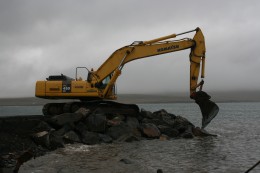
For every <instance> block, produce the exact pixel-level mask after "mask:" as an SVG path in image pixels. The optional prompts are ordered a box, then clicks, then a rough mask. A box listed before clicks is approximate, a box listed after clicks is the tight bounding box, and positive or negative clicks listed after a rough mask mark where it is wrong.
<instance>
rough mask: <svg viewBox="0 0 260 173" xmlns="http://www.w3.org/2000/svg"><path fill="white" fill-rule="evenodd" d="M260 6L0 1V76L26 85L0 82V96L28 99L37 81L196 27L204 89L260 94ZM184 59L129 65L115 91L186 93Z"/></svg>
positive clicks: (184, 55) (233, 1)
mask: <svg viewBox="0 0 260 173" xmlns="http://www.w3.org/2000/svg"><path fill="white" fill-rule="evenodd" d="M259 7H260V2H259V1H257V0H253V1H250V3H248V2H246V1H242V0H239V1H238V0H231V1H206V0H199V1H196V2H195V1H188V0H185V1H170V0H166V1H148V0H145V1H138V0H132V1H120V0H113V1H83V0H78V1H72V0H64V1H51V0H46V1H35V0H25V1H19V0H10V1H0V63H1V64H0V70H1V73H0V74H1V75H0V77H1V78H2V79H3V78H4V79H6V80H7V81H6V82H8V83H9V86H18V85H21V83H23V84H22V86H23V87H22V88H19V90H18V89H17V88H16V87H7V86H6V84H5V83H6V82H5V83H1V84H0V87H1V89H2V91H5V92H1V94H0V97H9V96H33V93H34V83H35V81H36V80H42V79H45V78H46V77H48V75H51V74H59V73H64V74H67V75H70V76H72V77H74V73H75V67H77V66H87V67H88V68H91V67H93V68H95V69H97V68H98V67H99V66H100V65H101V64H102V63H103V62H104V61H105V60H106V58H108V57H109V55H110V54H112V52H113V51H115V50H116V49H118V48H120V47H122V46H125V45H127V44H131V43H132V42H133V41H136V40H137V41H139V40H149V39H153V38H156V37H160V36H164V35H167V34H172V33H179V32H184V31H186V30H190V29H194V28H196V27H197V26H199V27H201V28H202V30H203V32H204V34H205V39H206V45H207V66H206V72H207V73H206V75H207V77H206V87H208V88H207V89H208V90H226V89H228V90H232V89H237V90H238V89H246V88H248V89H258V88H259V86H260V81H259V80H256V79H255V78H254V77H253V76H255V75H256V74H258V73H259V70H258V67H259V66H260V60H259V59H260V58H259V55H258V49H259V44H258V40H259V39H260V36H259V34H258V32H259V30H260V22H259V19H258V16H259V13H260V12H259ZM189 36H190V37H192V34H191V35H189ZM188 54H189V51H183V52H176V53H172V54H167V55H164V56H159V57H152V58H147V59H144V60H139V61H135V62H131V63H129V64H128V65H126V67H125V68H124V70H123V73H122V75H121V76H120V78H119V80H118V91H119V92H120V93H127V92H130V93H142V92H173V91H188V87H189V86H188V85H189V81H188V80H189V78H188V77H189V76H188V75H189V74H188V73H189V62H188ZM144 67H145V68H144ZM17 74H19V75H17ZM21 76H22V77H23V80H21ZM11 79H12V80H11ZM20 93H23V94H20Z"/></svg>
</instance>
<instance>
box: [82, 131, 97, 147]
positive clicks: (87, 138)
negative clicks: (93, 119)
mask: <svg viewBox="0 0 260 173" xmlns="http://www.w3.org/2000/svg"><path fill="white" fill-rule="evenodd" d="M81 141H82V142H83V143H84V144H88V145H94V144H99V143H100V142H101V140H100V137H99V134H98V133H95V132H89V131H85V132H84V133H82V134H81Z"/></svg>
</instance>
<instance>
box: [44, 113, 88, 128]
mask: <svg viewBox="0 0 260 173" xmlns="http://www.w3.org/2000/svg"><path fill="white" fill-rule="evenodd" d="M82 118H84V115H83V114H81V113H64V114H60V115H56V116H53V117H52V118H50V119H48V122H49V123H51V124H52V125H53V126H55V127H61V126H63V125H65V124H73V123H75V122H78V121H80V120H81V119H82Z"/></svg>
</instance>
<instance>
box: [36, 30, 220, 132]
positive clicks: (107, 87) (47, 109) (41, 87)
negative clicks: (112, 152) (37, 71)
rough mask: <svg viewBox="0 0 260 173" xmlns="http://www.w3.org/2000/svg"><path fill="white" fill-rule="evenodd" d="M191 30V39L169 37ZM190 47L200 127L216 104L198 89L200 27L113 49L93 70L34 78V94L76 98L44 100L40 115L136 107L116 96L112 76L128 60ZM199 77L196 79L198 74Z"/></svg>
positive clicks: (201, 49)
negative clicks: (68, 100)
mask: <svg viewBox="0 0 260 173" xmlns="http://www.w3.org/2000/svg"><path fill="white" fill-rule="evenodd" d="M190 32H195V35H194V37H193V39H191V38H183V39H180V40H170V39H172V38H175V37H177V36H180V35H184V34H187V33H190ZM185 49H190V50H191V52H190V55H189V59H190V98H191V99H194V100H195V102H196V103H197V104H198V105H199V107H200V109H201V112H202V117H203V118H202V128H205V127H206V126H207V125H208V124H209V123H210V121H211V120H212V119H213V118H214V117H215V116H216V115H217V113H218V111H219V108H218V106H217V105H216V104H215V103H214V102H212V101H210V96H209V95H208V94H207V93H205V92H203V91H202V86H203V84H204V81H203V78H204V74H205V58H206V56H205V52H206V47H205V40H204V35H203V33H202V31H201V29H200V28H196V29H194V30H191V31H187V32H183V33H179V34H171V35H168V36H164V37H160V38H156V39H153V40H149V41H135V42H133V43H132V44H130V45H128V46H124V47H122V48H120V49H118V50H116V51H115V52H114V53H113V54H112V55H111V56H110V57H109V58H108V59H107V60H106V61H105V62H104V63H103V64H102V65H101V66H100V67H99V68H98V69H97V70H96V71H94V70H93V69H91V70H88V69H87V68H86V67H77V68H76V76H75V79H73V78H70V77H68V76H66V75H63V74H61V75H52V76H49V77H48V78H46V80H42V81H37V82H36V90H35V96H36V97H40V98H44V99H77V100H79V101H72V102H68V103H47V104H46V105H44V107H43V114H44V115H54V114H61V113H64V112H74V111H76V110H77V109H78V108H80V107H88V108H95V109H96V108H102V109H103V110H105V111H108V112H110V113H113V112H116V113H126V112H128V113H130V112H135V111H137V108H136V107H135V106H134V105H132V104H122V103H117V102H112V101H108V100H116V98H117V95H116V89H115V84H116V80H117V78H118V77H119V75H120V74H121V71H122V69H123V67H124V65H125V64H126V63H128V62H130V61H133V60H137V59H141V58H147V57H151V56H155V55H160V54H166V53H171V52H176V51H181V50H185ZM82 68H83V69H86V70H87V72H88V75H87V79H86V80H82V79H81V77H78V70H79V69H82ZM200 74H201V81H200V82H199V75H200Z"/></svg>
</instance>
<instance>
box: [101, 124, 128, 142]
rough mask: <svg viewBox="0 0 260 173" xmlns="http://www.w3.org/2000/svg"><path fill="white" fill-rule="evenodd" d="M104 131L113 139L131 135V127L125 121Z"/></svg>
mask: <svg viewBox="0 0 260 173" xmlns="http://www.w3.org/2000/svg"><path fill="white" fill-rule="evenodd" d="M106 133H107V135H109V136H110V137H112V138H113V139H118V138H120V137H121V136H123V135H131V134H132V129H131V128H130V127H129V126H128V125H127V124H126V123H125V122H121V123H120V124H118V125H115V126H112V127H110V128H109V129H108V130H107V132H106Z"/></svg>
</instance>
